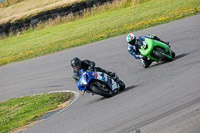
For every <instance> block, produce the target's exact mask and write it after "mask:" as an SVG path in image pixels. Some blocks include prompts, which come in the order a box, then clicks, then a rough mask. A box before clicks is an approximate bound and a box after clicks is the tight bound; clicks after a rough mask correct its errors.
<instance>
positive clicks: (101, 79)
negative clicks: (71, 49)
mask: <svg viewBox="0 0 200 133" xmlns="http://www.w3.org/2000/svg"><path fill="white" fill-rule="evenodd" d="M79 74H80V78H78V80H77V81H76V83H77V86H78V89H79V90H80V91H83V95H84V94H85V92H88V93H92V94H96V95H101V96H103V97H107V98H108V97H112V96H113V95H114V94H115V93H116V92H118V91H120V90H123V89H125V84H124V82H123V81H121V80H119V81H118V82H116V81H115V80H114V79H113V78H112V77H110V76H109V75H108V74H106V73H103V72H97V71H84V70H83V69H81V70H79Z"/></svg>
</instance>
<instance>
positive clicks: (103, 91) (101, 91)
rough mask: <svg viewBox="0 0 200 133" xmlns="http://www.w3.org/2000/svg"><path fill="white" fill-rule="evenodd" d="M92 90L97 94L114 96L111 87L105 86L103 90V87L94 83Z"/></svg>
mask: <svg viewBox="0 0 200 133" xmlns="http://www.w3.org/2000/svg"><path fill="white" fill-rule="evenodd" d="M91 91H92V92H93V93H95V94H97V95H101V96H103V97H106V98H109V97H112V96H113V92H112V91H111V90H110V89H108V88H105V89H104V90H103V89H101V88H97V87H96V86H95V85H92V87H91Z"/></svg>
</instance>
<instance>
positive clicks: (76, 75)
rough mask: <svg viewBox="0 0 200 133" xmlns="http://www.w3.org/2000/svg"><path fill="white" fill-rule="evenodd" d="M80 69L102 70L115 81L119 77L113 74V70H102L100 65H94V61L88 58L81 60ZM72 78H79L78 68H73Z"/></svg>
mask: <svg viewBox="0 0 200 133" xmlns="http://www.w3.org/2000/svg"><path fill="white" fill-rule="evenodd" d="M80 69H84V71H87V70H92V71H99V72H104V73H106V74H108V75H109V76H111V77H112V78H113V79H114V80H115V81H116V82H118V80H119V78H118V77H117V75H115V73H114V72H109V71H106V70H104V69H102V68H100V67H95V62H93V61H90V60H83V61H81V68H80ZM73 78H74V79H75V80H79V78H80V73H79V70H77V69H74V75H73Z"/></svg>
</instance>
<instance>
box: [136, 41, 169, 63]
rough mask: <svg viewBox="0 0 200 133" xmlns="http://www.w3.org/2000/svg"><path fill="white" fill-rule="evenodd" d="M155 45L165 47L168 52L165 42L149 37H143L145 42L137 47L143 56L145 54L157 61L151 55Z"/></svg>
mask: <svg viewBox="0 0 200 133" xmlns="http://www.w3.org/2000/svg"><path fill="white" fill-rule="evenodd" d="M155 47H161V48H163V49H165V50H166V52H168V46H167V45H166V44H164V43H162V42H160V41H157V40H153V39H150V38H145V44H144V45H143V46H142V47H141V48H140V49H139V51H140V53H141V54H142V55H143V56H147V57H149V58H151V59H152V60H156V61H159V59H157V58H155V57H152V56H151V53H152V52H153V50H154V48H155Z"/></svg>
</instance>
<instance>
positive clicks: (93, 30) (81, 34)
mask: <svg viewBox="0 0 200 133" xmlns="http://www.w3.org/2000/svg"><path fill="white" fill-rule="evenodd" d="M130 5H131V4H130ZM199 11H200V1H199V0H152V1H150V2H145V3H143V4H139V5H136V6H131V7H127V6H123V7H120V8H114V9H113V8H111V9H109V8H105V9H104V8H102V9H101V10H98V11H97V12H95V11H94V12H95V13H91V14H92V15H90V14H89V13H86V14H85V15H84V17H82V18H81V17H77V18H76V19H75V20H73V21H71V22H63V23H61V24H56V25H51V26H44V28H38V29H36V30H31V29H30V30H29V31H27V32H25V33H23V34H21V35H17V36H10V37H8V38H4V39H1V40H0V65H3V64H7V63H10V62H13V61H20V60H23V59H27V58H32V57H35V56H39V55H44V54H47V53H51V52H54V51H59V50H62V49H65V48H69V47H74V46H79V45H82V44H87V43H90V42H94V41H98V40H102V39H106V38H109V37H113V36H117V35H121V34H125V33H128V32H132V31H136V30H141V29H144V28H147V27H151V26H154V25H158V24H162V23H166V22H170V21H173V20H176V19H180V18H183V17H185V16H190V15H195V14H199Z"/></svg>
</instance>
